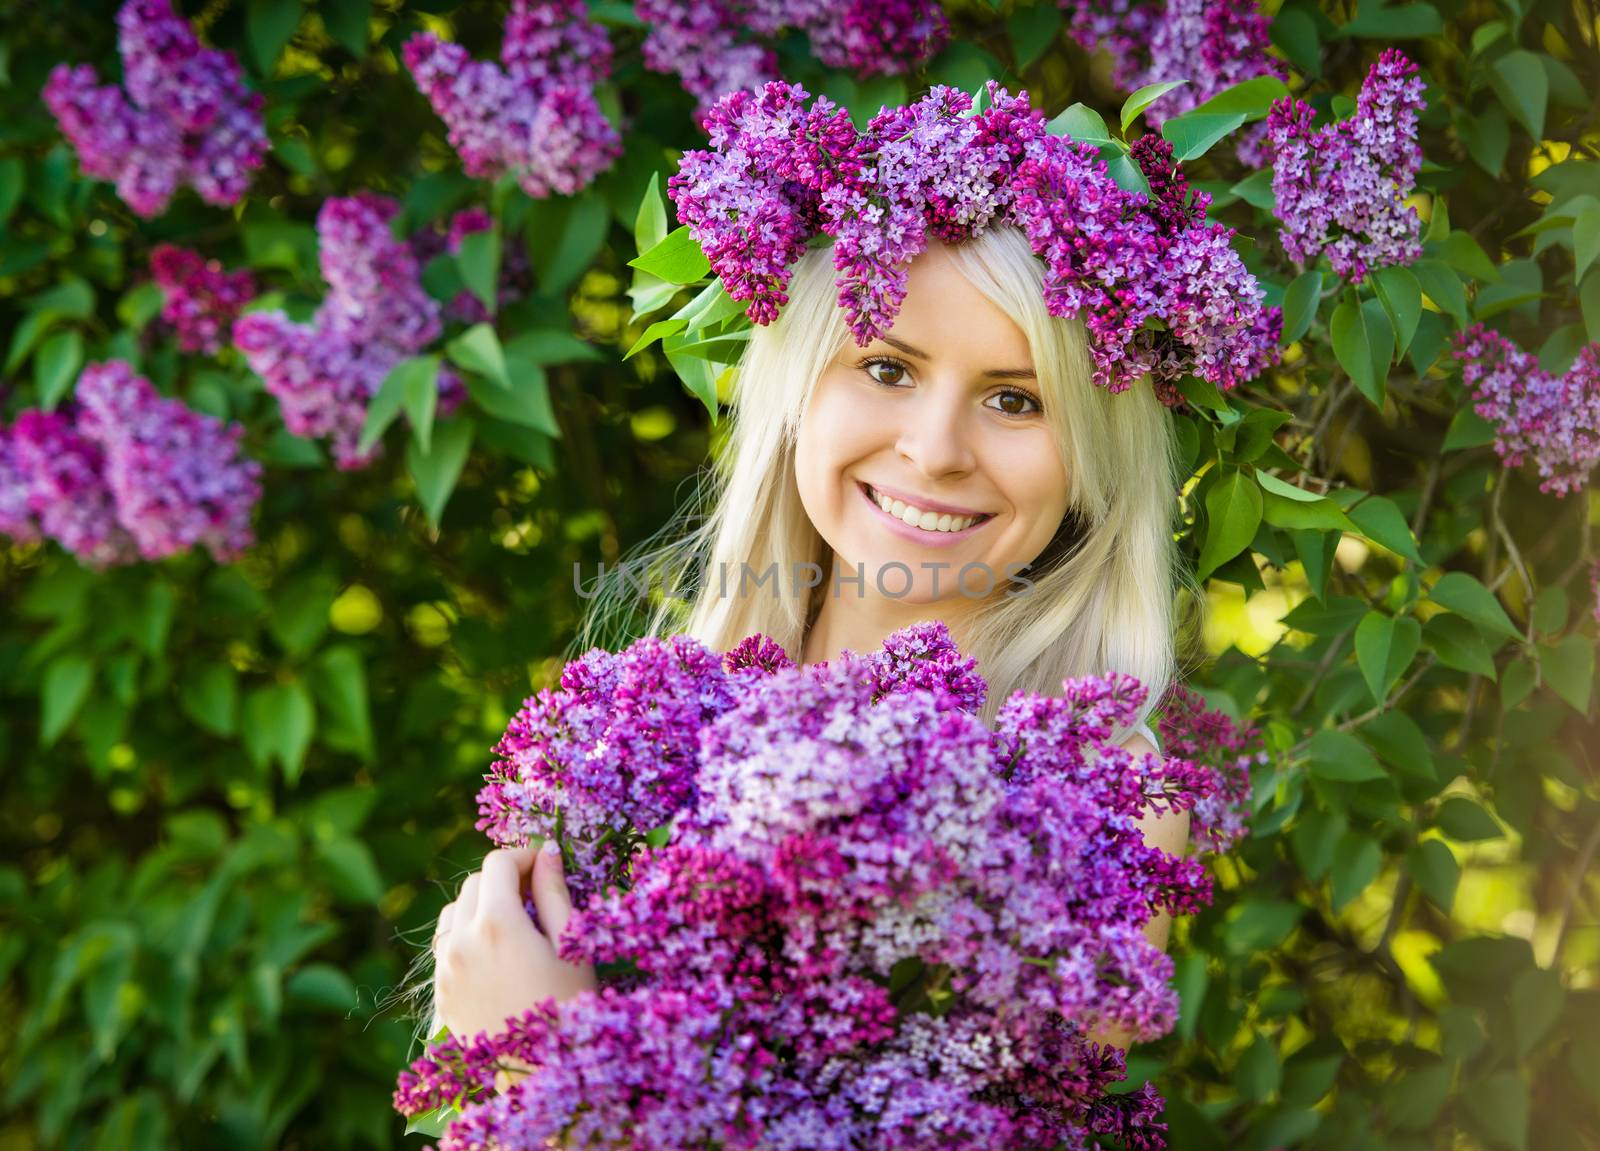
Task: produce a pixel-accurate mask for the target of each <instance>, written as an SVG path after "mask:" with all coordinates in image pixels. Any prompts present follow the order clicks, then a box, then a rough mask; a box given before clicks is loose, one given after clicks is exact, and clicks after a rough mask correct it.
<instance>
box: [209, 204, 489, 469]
mask: <svg viewBox="0 0 1600 1151" xmlns="http://www.w3.org/2000/svg"><path fill="white" fill-rule="evenodd" d="M398 210H399V206H398V205H397V204H396V203H395V202H394V201H392V200H390V199H387V198H386V197H383V196H377V195H374V194H373V193H371V192H363V193H361V194H360V195H358V196H353V197H347V198H330V199H328V200H326V201H324V202H323V205H322V209H321V211H320V212H318V213H317V236H318V239H319V240H320V242H321V249H320V255H319V262H320V263H321V266H322V277H323V279H324V280H326V281H327V283H328V294H327V296H326V297H325V298H324V299H323V301H322V304H321V305H320V306H319V307H318V309H317V312H316V315H315V316H314V317H313V319H312V321H311V323H310V324H297V323H294V322H292V321H291V320H290V319H289V318H288V317H287V316H286V315H284V314H283V313H282V312H276V311H273V312H251V313H249V314H248V315H244V316H241V317H240V318H239V319H238V321H237V322H236V323H235V324H234V326H233V340H234V343H235V344H237V345H238V346H239V349H240V350H241V351H243V352H244V354H245V359H246V360H247V361H248V362H249V364H250V368H251V370H252V371H254V372H255V373H256V374H257V375H258V376H260V377H261V378H262V380H263V381H264V382H265V383H266V387H267V390H268V391H269V392H271V393H272V394H273V395H274V396H276V397H277V399H278V404H279V406H280V407H281V408H282V410H283V422H284V425H285V426H286V427H287V428H288V429H289V431H290V432H292V433H293V434H294V435H297V436H305V437H311V438H319V439H320V438H327V439H329V440H331V441H332V446H333V453H334V459H335V462H336V463H337V464H338V466H339V467H340V468H343V469H352V468H360V467H364V466H366V465H367V464H368V463H370V462H372V460H373V459H374V458H376V455H377V450H378V449H377V447H376V446H375V447H374V449H373V451H372V452H371V453H369V454H365V455H363V454H362V453H361V452H360V451H359V450H358V446H359V441H360V438H361V427H362V424H363V423H364V422H365V419H366V411H367V404H368V402H369V401H370V400H371V399H372V397H373V396H374V395H375V394H376V393H377V391H378V389H379V387H381V386H382V384H383V381H384V378H385V377H386V376H388V374H389V372H390V371H391V370H392V369H393V368H394V367H395V365H396V364H398V363H400V362H401V361H402V360H404V359H406V358H407V357H409V356H413V355H416V354H417V353H418V352H420V351H422V350H423V349H424V348H426V347H427V346H428V345H429V344H430V343H432V342H433V341H434V340H435V339H437V338H438V336H439V333H440V331H441V324H440V319H439V305H438V303H437V302H436V301H434V300H433V299H432V298H431V297H429V296H428V294H427V293H426V292H425V291H424V290H423V287H422V280H421V274H420V271H419V269H418V267H417V260H416V256H415V255H414V254H413V253H412V251H411V248H410V247H409V246H408V245H406V244H404V243H402V242H401V241H399V240H396V239H395V238H394V235H393V234H392V233H391V232H390V230H389V221H390V220H391V219H392V218H393V217H394V215H395V213H396V212H397V211H398ZM439 388H440V396H441V400H443V399H444V398H445V397H447V396H450V397H458V396H459V393H460V383H459V380H458V379H457V378H456V377H455V376H454V374H453V373H451V372H450V371H449V370H448V369H446V370H442V371H441V372H440V373H439Z"/></svg>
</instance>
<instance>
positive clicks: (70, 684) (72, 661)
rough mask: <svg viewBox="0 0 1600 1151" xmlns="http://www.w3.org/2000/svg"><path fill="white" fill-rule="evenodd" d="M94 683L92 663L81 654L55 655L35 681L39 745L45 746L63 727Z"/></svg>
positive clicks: (64, 728)
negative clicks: (37, 689) (40, 677)
mask: <svg viewBox="0 0 1600 1151" xmlns="http://www.w3.org/2000/svg"><path fill="white" fill-rule="evenodd" d="M93 683H94V664H93V663H91V662H90V661H89V660H88V659H86V658H85V657H84V656H81V655H74V654H71V653H68V654H65V655H58V656H56V658H55V659H53V660H51V661H50V665H49V666H48V667H46V668H45V670H44V676H43V678H42V679H41V681H40V684H39V746H40V747H49V746H50V745H51V744H53V743H55V741H56V740H58V739H60V738H61V733H62V732H64V731H66V730H67V726H68V725H69V724H71V723H72V720H73V717H74V716H76V715H77V714H78V709H79V708H81V707H82V706H83V701H84V700H85V699H87V698H88V696H89V688H90V687H91V686H92V685H93Z"/></svg>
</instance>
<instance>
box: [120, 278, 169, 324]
mask: <svg viewBox="0 0 1600 1151" xmlns="http://www.w3.org/2000/svg"><path fill="white" fill-rule="evenodd" d="M165 302H166V293H164V292H163V291H162V290H161V285H160V284H158V283H156V282H155V281H154V280H146V281H144V282H143V283H142V284H138V285H135V286H134V287H132V288H129V289H128V290H127V291H126V292H124V293H123V294H122V299H120V300H118V301H117V319H119V320H121V321H122V324H123V326H124V327H126V328H128V329H130V330H132V331H135V332H142V331H144V329H145V328H146V327H148V326H149V324H150V321H151V320H153V319H155V318H156V316H157V315H158V314H159V313H160V311H161V307H162V305H163V304H164V303H165Z"/></svg>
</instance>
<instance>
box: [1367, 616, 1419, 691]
mask: <svg viewBox="0 0 1600 1151" xmlns="http://www.w3.org/2000/svg"><path fill="white" fill-rule="evenodd" d="M1421 638H1422V627H1421V625H1420V624H1418V623H1417V621H1416V620H1414V619H1412V618H1411V617H1410V616H1401V617H1400V618H1398V619H1396V618H1395V617H1394V616H1389V615H1384V614H1383V613H1382V612H1376V611H1373V612H1368V613H1367V615H1366V618H1364V619H1363V620H1362V621H1361V623H1360V624H1358V625H1357V626H1356V662H1357V663H1358V664H1359V665H1360V667H1361V676H1362V678H1363V679H1365V680H1366V681H1367V689H1368V690H1369V691H1371V692H1372V698H1373V699H1374V700H1375V701H1377V702H1378V703H1383V702H1384V700H1386V699H1388V697H1389V689H1390V688H1392V687H1393V686H1394V685H1395V684H1396V683H1398V682H1399V680H1400V677H1401V676H1402V675H1404V674H1405V672H1406V669H1407V668H1408V667H1410V666H1411V660H1412V658H1413V657H1414V656H1415V655H1416V654H1417V645H1418V644H1419V643H1420V641H1421Z"/></svg>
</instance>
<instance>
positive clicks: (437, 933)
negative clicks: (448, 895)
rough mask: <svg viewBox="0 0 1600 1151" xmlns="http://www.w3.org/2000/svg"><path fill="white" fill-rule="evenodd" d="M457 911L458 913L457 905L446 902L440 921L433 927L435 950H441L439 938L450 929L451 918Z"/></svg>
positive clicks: (440, 913)
mask: <svg viewBox="0 0 1600 1151" xmlns="http://www.w3.org/2000/svg"><path fill="white" fill-rule="evenodd" d="M455 913H456V905H455V904H453V903H447V904H445V905H444V908H443V909H442V910H441V911H440V912H439V922H438V923H436V924H434V928H433V949H434V951H438V950H439V940H440V938H441V937H442V936H443V935H444V933H445V932H447V931H449V930H450V920H451V918H452V917H453V916H454V915H455Z"/></svg>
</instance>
